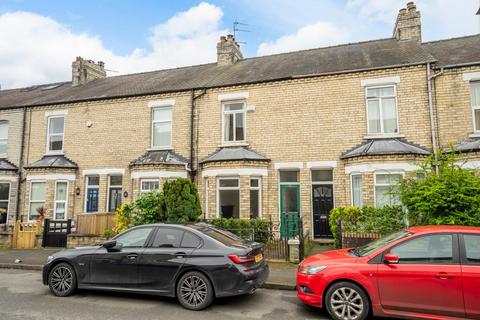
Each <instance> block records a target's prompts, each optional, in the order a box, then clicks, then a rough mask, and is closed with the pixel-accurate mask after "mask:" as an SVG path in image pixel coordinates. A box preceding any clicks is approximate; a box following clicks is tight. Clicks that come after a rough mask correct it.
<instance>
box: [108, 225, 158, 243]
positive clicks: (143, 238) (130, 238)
mask: <svg viewBox="0 0 480 320" xmlns="http://www.w3.org/2000/svg"><path fill="white" fill-rule="evenodd" d="M151 231H152V227H144V228H138V229H133V230H131V231H127V232H126V233H122V234H121V235H119V236H118V237H116V238H114V239H115V241H117V245H116V247H117V248H141V247H143V246H145V242H147V239H148V236H149V235H150V232H151Z"/></svg>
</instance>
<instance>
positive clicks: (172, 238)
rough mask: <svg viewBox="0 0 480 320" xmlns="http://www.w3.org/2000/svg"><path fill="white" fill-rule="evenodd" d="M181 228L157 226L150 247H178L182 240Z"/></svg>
mask: <svg viewBox="0 0 480 320" xmlns="http://www.w3.org/2000/svg"><path fill="white" fill-rule="evenodd" d="M183 232H184V231H183V230H179V229H170V228H159V229H158V231H157V234H156V235H155V239H154V240H153V244H152V247H154V248H179V247H180V242H181V241H182V236H183Z"/></svg>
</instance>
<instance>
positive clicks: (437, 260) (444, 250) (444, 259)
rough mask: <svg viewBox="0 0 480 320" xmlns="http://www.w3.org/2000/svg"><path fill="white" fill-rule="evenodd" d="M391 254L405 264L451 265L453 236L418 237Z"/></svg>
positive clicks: (401, 245) (395, 249) (397, 247)
mask: <svg viewBox="0 0 480 320" xmlns="http://www.w3.org/2000/svg"><path fill="white" fill-rule="evenodd" d="M390 252H391V253H393V254H395V255H396V256H398V261H399V263H404V264H449V263H452V262H453V236H452V235H451V234H436V235H430V236H424V237H418V238H415V239H412V240H409V241H406V242H405V243H403V244H400V245H398V246H396V247H394V248H393V249H392V250H391V251H390Z"/></svg>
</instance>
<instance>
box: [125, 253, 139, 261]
mask: <svg viewBox="0 0 480 320" xmlns="http://www.w3.org/2000/svg"><path fill="white" fill-rule="evenodd" d="M137 257H138V254H136V253H130V254H129V255H128V256H127V258H128V259H130V260H135V259H137Z"/></svg>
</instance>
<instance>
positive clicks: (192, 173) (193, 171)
mask: <svg viewBox="0 0 480 320" xmlns="http://www.w3.org/2000/svg"><path fill="white" fill-rule="evenodd" d="M206 93H207V89H202V92H200V93H199V94H198V95H195V89H192V99H191V101H192V105H191V112H190V178H191V179H192V180H194V179H195V175H196V174H197V170H196V168H194V167H193V156H194V146H193V144H194V142H193V140H194V139H193V134H194V130H195V125H194V121H195V100H197V99H198V98H200V97H202V96H203V95H204V94H206Z"/></svg>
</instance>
